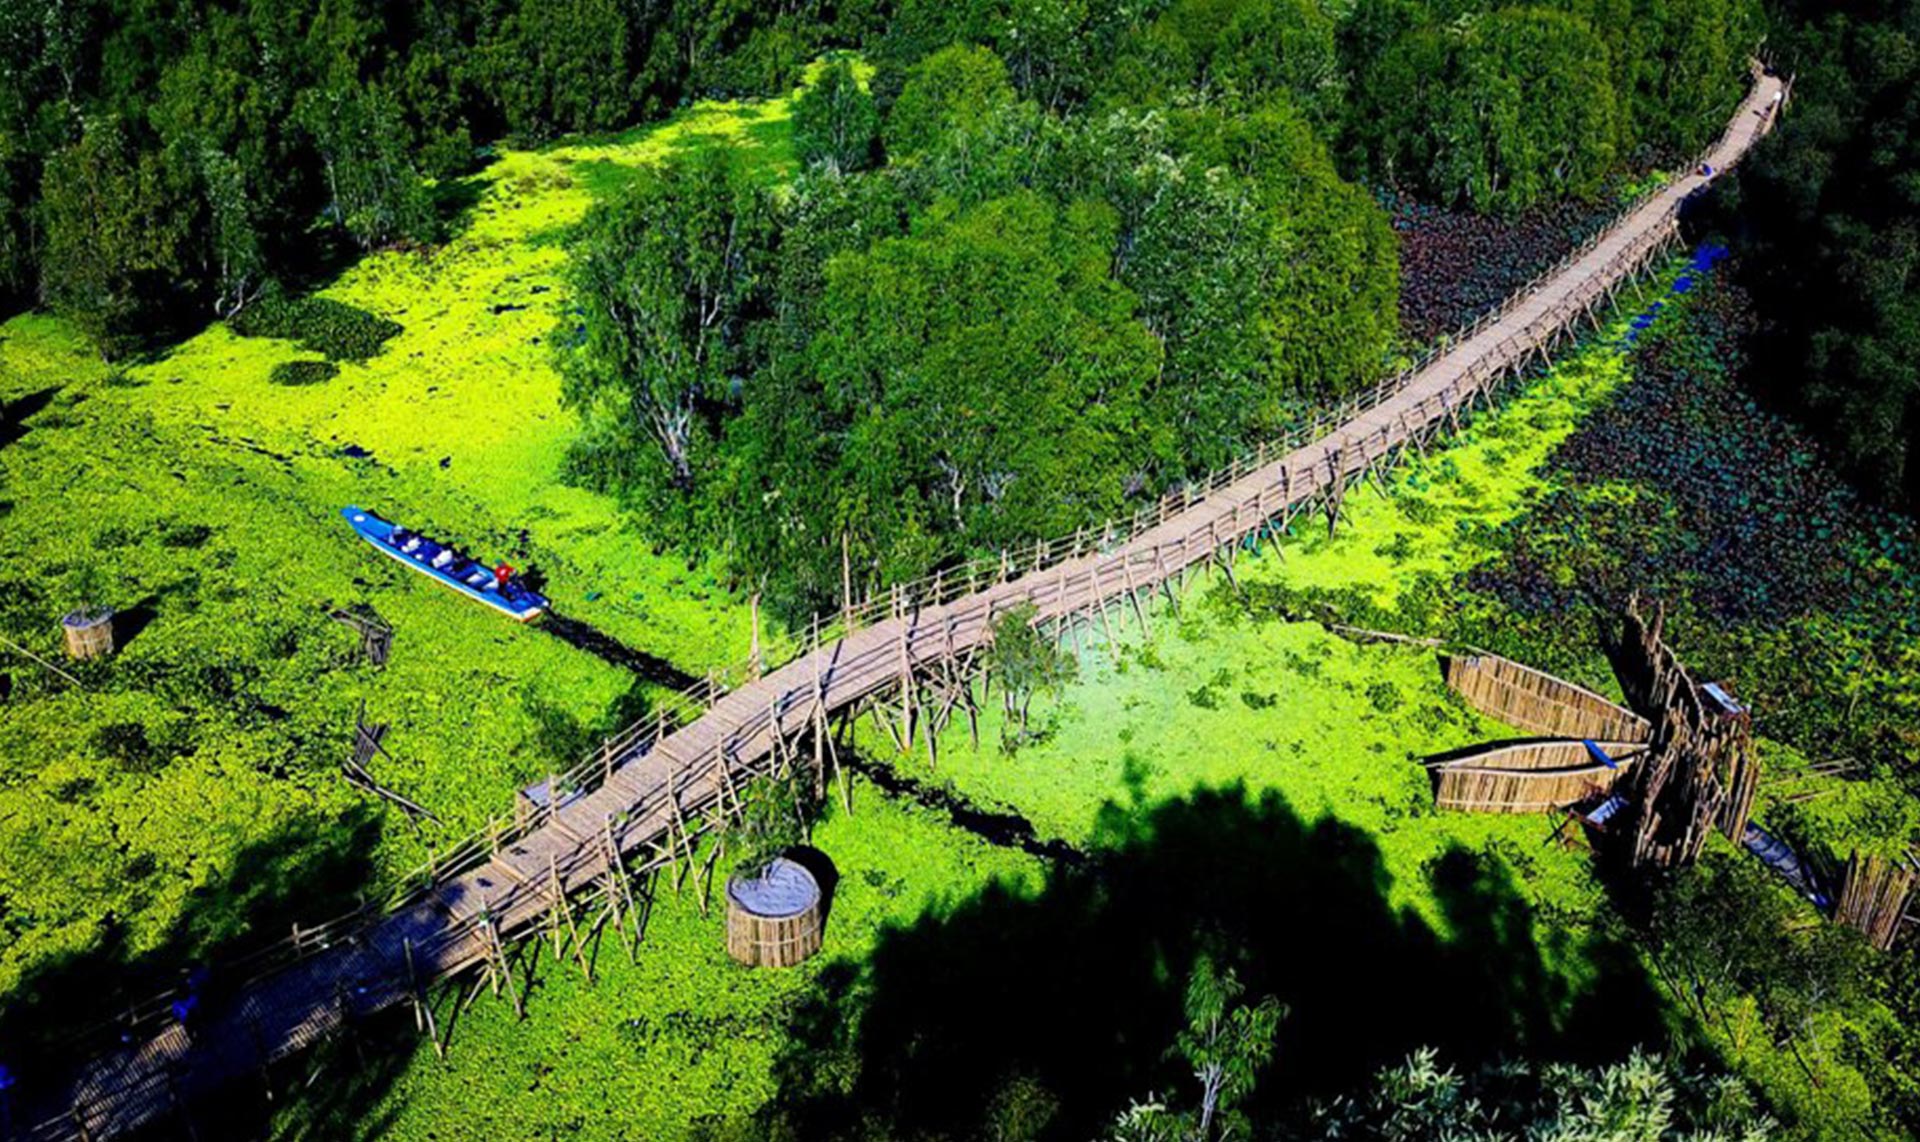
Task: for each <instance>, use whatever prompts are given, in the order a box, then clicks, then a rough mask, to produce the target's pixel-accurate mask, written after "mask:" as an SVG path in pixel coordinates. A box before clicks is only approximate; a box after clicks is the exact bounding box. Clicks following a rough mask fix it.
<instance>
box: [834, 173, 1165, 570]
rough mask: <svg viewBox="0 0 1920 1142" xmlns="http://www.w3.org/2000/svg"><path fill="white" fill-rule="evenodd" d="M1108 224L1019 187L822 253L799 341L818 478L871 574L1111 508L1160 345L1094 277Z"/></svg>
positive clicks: (1085, 206)
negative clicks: (861, 248) (816, 433)
mask: <svg viewBox="0 0 1920 1142" xmlns="http://www.w3.org/2000/svg"><path fill="white" fill-rule="evenodd" d="M1115 224H1116V220H1115V218H1114V216H1113V213H1112V211H1111V210H1110V209H1108V208H1106V207H1105V206H1102V205H1098V204H1094V203H1085V202H1083V203H1076V204H1073V205H1071V206H1067V207H1057V206H1055V205H1053V204H1052V203H1050V202H1048V201H1047V200H1046V199H1045V198H1043V197H1041V196H1039V195H1037V194H1033V193H1031V192H1026V193H1021V194H1016V195H1013V196H1010V197H1008V198H1005V199H999V200H995V201H992V202H988V203H984V204H982V205H981V206H979V207H976V208H974V209H971V210H968V211H965V212H962V213H943V212H936V213H935V214H934V215H933V216H932V217H930V218H928V219H927V220H926V222H925V223H924V224H923V225H922V226H921V227H920V228H919V229H918V230H917V231H916V232H915V233H914V234H912V235H911V236H908V237H902V238H894V239H888V240H885V241H882V242H879V243H876V244H875V245H874V246H873V247H872V248H871V249H869V250H867V251H865V252H864V253H859V254H855V253H848V254H843V255H841V256H840V257H838V258H836V259H834V261H833V262H832V263H830V264H829V265H828V267H827V283H826V290H825V292H824V294H823V296H822V300H821V304H820V328H819V331H818V333H817V334H816V335H815V336H814V338H813V339H812V342H811V346H810V350H811V354H812V358H811V359H812V369H813V371H814V373H815V375H816V376H817V377H818V379H819V383H820V385H821V386H822V397H823V399H822V408H823V413H824V417H825V422H826V425H827V426H828V428H827V431H829V432H831V433H832V434H833V436H832V439H833V440H834V441H835V443H836V445H838V446H839V447H840V448H841V449H842V451H841V454H840V456H839V457H838V460H837V463H836V465H835V467H834V468H833V469H832V471H831V474H830V475H829V476H828V477H827V478H828V480H829V481H830V482H832V483H833V484H834V485H836V486H837V494H838V495H839V496H840V497H841V501H842V503H844V504H846V505H847V506H848V511H847V512H846V513H845V514H846V515H847V517H848V518H850V519H851V520H853V521H854V529H853V533H852V537H851V538H852V541H853V543H854V545H855V551H856V553H857V554H860V555H861V556H862V559H861V565H862V566H863V567H866V568H869V569H870V570H871V572H872V573H873V574H874V575H876V576H877V577H878V578H879V579H880V580H881V581H894V580H897V579H904V578H911V577H913V576H915V575H918V574H920V573H922V572H923V571H925V570H926V569H927V568H928V567H930V566H931V565H932V564H933V562H935V561H936V560H937V559H938V558H940V557H941V555H943V554H945V553H946V552H949V551H987V550H994V549H997V548H999V547H1001V546H1006V545H1011V544H1014V543H1017V542H1020V541H1023V540H1026V539H1028V538H1030V537H1033V536H1040V535H1058V534H1063V533H1066V532H1071V531H1072V530H1073V529H1074V528H1076V527H1080V526H1084V525H1088V524H1091V523H1095V522H1097V521H1100V520H1102V519H1104V518H1106V517H1107V516H1108V515H1110V514H1113V513H1114V512H1115V511H1116V510H1117V509H1118V507H1119V505H1120V503H1121V501H1122V500H1123V498H1124V496H1125V495H1126V487H1127V475H1128V473H1129V472H1131V471H1133V470H1134V468H1135V466H1136V465H1137V464H1138V462H1139V459H1140V456H1141V455H1143V454H1144V453H1145V450H1146V449H1148V448H1150V447H1151V443H1150V440H1149V439H1148V438H1149V436H1150V434H1151V426H1150V425H1149V424H1148V423H1147V422H1146V421H1145V419H1144V418H1143V416H1142V411H1143V410H1142V405H1141V400H1142V396H1143V394H1144V391H1145V388H1146V386H1147V385H1148V384H1149V383H1150V381H1151V379H1152V378H1153V377H1154V376H1155V375H1156V374H1157V373H1158V370H1159V366H1160V357H1159V348H1158V346H1157V345H1156V344H1155V343H1154V341H1153V340H1152V338H1151V337H1149V336H1148V335H1147V333H1146V331H1145V330H1144V329H1142V328H1141V327H1140V325H1139V324H1138V323H1137V322H1136V321H1134V320H1133V314H1134V311H1135V306H1136V299H1135V298H1134V297H1133V295H1132V293H1131V292H1130V291H1128V290H1127V289H1126V287H1125V286H1124V285H1122V284H1121V283H1119V282H1116V281H1114V280H1113V279H1112V278H1111V276H1110V275H1109V272H1108V270H1109V266H1110V263H1111V257H1112V254H1111V251H1112V248H1113V242H1114V239H1115ZM814 478H818V477H817V476H816V477H814Z"/></svg>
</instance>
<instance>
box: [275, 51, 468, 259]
mask: <svg viewBox="0 0 1920 1142" xmlns="http://www.w3.org/2000/svg"><path fill="white" fill-rule="evenodd" d="M295 118H296V119H297V121H298V122H299V123H300V125H301V126H302V127H304V128H305V129H306V130H307V132H308V133H309V134H310V135H311V136H312V138H313V145H314V149H315V150H316V151H318V152H319V155H320V162H321V169H322V173H323V176H324V178H325V181H326V186H327V195H328V202H327V206H326V215H327V217H329V218H330V219H332V220H333V221H334V222H335V223H337V224H338V225H339V226H341V227H342V228H343V229H345V230H346V232H347V233H348V234H350V235H351V236H352V237H353V240H354V241H355V242H357V243H359V245H360V248H361V249H363V250H366V249H372V248H374V247H376V246H384V245H387V244H388V243H391V242H396V241H399V240H401V239H411V240H413V241H426V240H427V239H429V238H431V237H432V235H433V228H434V225H435V218H434V215H433V206H432V200H431V199H430V198H429V196H428V194H427V189H426V187H425V185H424V184H423V183H422V182H421V179H420V174H419V171H418V170H416V169H415V167H414V165H413V161H412V158H411V157H410V156H409V155H408V153H407V149H408V146H407V145H408V139H407V135H406V129H405V124H404V123H403V122H402V120H401V109H400V104H399V101H398V100H396V99H395V98H394V97H393V95H392V93H391V92H389V91H387V90H386V89H385V88H383V87H379V86H374V87H363V86H361V85H359V84H357V83H346V84H339V85H335V86H328V87H318V88H313V89H311V90H309V91H306V92H304V93H303V94H302V95H301V98H300V102H299V103H298V104H297V105H296V108H295Z"/></svg>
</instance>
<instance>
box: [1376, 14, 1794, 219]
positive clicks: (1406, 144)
mask: <svg viewBox="0 0 1920 1142" xmlns="http://www.w3.org/2000/svg"><path fill="white" fill-rule="evenodd" d="M1343 36H1344V45H1343V47H1344V55H1345V58H1346V59H1347V61H1348V64H1349V66H1350V67H1351V69H1352V71H1353V77H1354V78H1353V92H1354V98H1353V99H1352V100H1351V102H1350V104H1349V107H1348V114H1347V116H1346V117H1345V122H1344V131H1343V140H1342V144H1341V145H1342V148H1343V151H1344V152H1345V153H1347V154H1348V155H1350V156H1352V158H1353V159H1354V160H1355V161H1356V163H1357V164H1358V165H1361V166H1363V167H1364V168H1365V169H1367V170H1369V171H1370V172H1371V173H1372V175H1373V176H1374V177H1375V178H1377V179H1381V180H1383V181H1389V182H1395V183H1399V184H1401V185H1403V186H1407V187H1409V188H1412V189H1414V190H1417V191H1420V192H1422V193H1424V194H1426V195H1429V196H1431V197H1433V198H1436V199H1438V200H1440V201H1441V202H1445V203H1454V202H1460V203H1465V204H1467V205H1470V206H1472V207H1473V208H1474V209H1476V210H1481V211H1488V210H1495V211H1502V212H1511V211H1517V210H1522V209H1525V208H1526V207H1528V206H1531V205H1535V204H1538V203H1541V202H1546V201H1549V200H1552V199H1555V198H1560V197H1566V196H1574V197H1591V196H1593V195H1594V194H1596V193H1597V192H1598V191H1599V190H1600V189H1601V187H1602V185H1603V182H1604V180H1605V179H1606V177H1607V176H1608V175H1609V174H1610V173H1611V172H1612V170H1613V168H1614V167H1615V166H1616V164H1617V163H1618V162H1619V160H1620V159H1622V158H1625V157H1628V156H1629V155H1649V154H1651V155H1660V156H1665V157H1666V158H1667V159H1668V160H1671V159H1674V158H1680V157H1683V156H1689V155H1691V154H1692V152H1693V151H1694V150H1695V149H1697V148H1698V147H1699V146H1701V145H1702V144H1703V143H1705V142H1706V141H1707V140H1708V139H1709V138H1711V137H1713V135H1714V134H1716V133H1717V132H1718V130H1719V128H1720V127H1721V125H1722V124H1723V122H1724V120H1725V116H1726V114H1727V112H1728V111H1729V110H1730V109H1731V108H1732V106H1733V105H1734V102H1735V98H1736V96H1737V94H1738V92H1739V91H1740V87H1741V79H1742V76H1743V75H1744V73H1745V71H1746V61H1747V56H1748V53H1749V52H1750V51H1752V50H1753V48H1754V46H1755V45H1756V43H1757V42H1758V40H1759V38H1760V19H1759V13H1758V4H1757V0H1692V2H1689V3H1686V4H1670V3H1663V2H1660V0H1556V2H1552V3H1546V4H1532V5H1528V4H1509V3H1505V2H1480V0H1469V2H1465V3H1431V4H1430V3H1426V2H1424V0H1360V3H1359V4H1358V5H1357V6H1356V8H1355V11H1354V13H1353V15H1352V16H1351V17H1350V18H1349V20H1348V22H1347V24H1346V26H1345V28H1344V29H1343Z"/></svg>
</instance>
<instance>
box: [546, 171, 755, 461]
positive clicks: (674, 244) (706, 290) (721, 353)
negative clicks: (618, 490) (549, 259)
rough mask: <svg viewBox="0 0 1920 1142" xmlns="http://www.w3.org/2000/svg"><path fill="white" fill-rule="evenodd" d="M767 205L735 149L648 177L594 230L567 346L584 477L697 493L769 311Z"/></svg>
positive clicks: (581, 245)
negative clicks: (581, 423) (718, 418)
mask: <svg viewBox="0 0 1920 1142" xmlns="http://www.w3.org/2000/svg"><path fill="white" fill-rule="evenodd" d="M768 224H769V215H768V212H767V207H766V203H765V199H764V198H763V196H762V195H761V194H760V193H759V192H758V191H756V190H755V189H754V188H753V187H752V186H751V185H750V184H749V183H748V182H747V180H746V179H745V177H744V176H743V175H742V174H741V173H740V172H739V169H738V166H737V164H736V163H735V161H734V160H733V159H732V158H731V156H730V155H729V154H728V153H727V152H725V151H711V152H703V153H701V154H700V155H698V156H696V157H694V158H692V159H689V160H685V161H678V162H669V163H666V164H663V165H662V166H660V167H659V168H656V169H652V170H649V171H647V172H646V173H645V174H644V175H643V176H642V177H640V178H639V179H637V180H635V182H634V183H633V184H632V185H631V186H629V187H628V188H627V189H626V190H625V191H624V192H623V193H622V194H621V195H620V196H619V197H618V198H616V199H615V200H614V201H612V202H610V203H607V204H605V205H603V206H600V207H596V208H595V209H594V210H593V212H592V213H590V214H589V215H588V216H587V219H586V221H585V222H584V223H583V224H582V226H581V230H580V235H579V237H578V239H577V240H576V241H575V244H574V248H573V255H574V256H573V259H572V261H571V263H570V264H569V267H568V274H567V277H568V284H569V285H570V287H571V290H572V295H573V300H574V304H575V305H576V306H577V308H578V311H579V314H580V318H579V327H578V333H577V336H576V337H575V338H574V339H572V340H571V341H570V342H565V343H563V344H562V347H561V348H560V349H559V351H558V353H559V356H558V361H559V366H560V372H561V376H562V378H563V381H564V393H565V397H566V400H567V402H568V404H570V405H571V406H573V407H574V408H575V409H577V410H578V411H579V412H580V414H581V415H582V417H583V418H584V419H585V421H586V435H585V438H584V439H583V440H582V441H581V444H580V446H579V447H578V448H577V449H576V460H577V462H578V463H579V464H581V465H584V467H583V469H582V470H583V471H584V472H585V474H587V475H589V476H590V477H591V478H593V479H594V480H596V481H598V482H602V483H605V484H608V485H610V486H616V487H617V486H622V485H626V486H628V487H629V488H631V487H633V486H634V485H640V486H642V487H645V486H648V485H651V486H652V487H653V488H654V489H655V490H659V489H663V488H671V489H674V490H675V491H677V492H679V493H685V492H688V491H691V490H692V489H693V487H694V483H695V475H696V472H697V471H698V470H699V469H700V467H701V466H702V465H703V464H704V463H705V462H706V460H707V458H706V456H705V455H704V450H705V448H706V445H707V443H708V442H709V441H710V440H711V438H712V434H711V431H710V428H709V425H708V423H707V420H706V410H707V409H709V408H710V407H711V406H713V405H715V404H717V403H719V402H723V401H727V400H729V399H731V398H732V396H733V389H734V385H735V383H736V382H738V381H739V380H741V378H742V377H743V375H744V372H745V370H746V367H747V359H746V357H745V356H744V353H745V350H746V338H747V333H748V329H749V327H750V325H751V323H752V321H753V320H754V318H755V317H756V315H757V314H758V312H759V311H760V310H761V308H762V307H763V306H764V298H763V296H762V291H763V286H764V283H763V281H762V274H763V272H764V270H765V265H764V252H765V251H766V250H767V249H769V248H770V244H771V243H770V239H769V237H768V233H767V230H768Z"/></svg>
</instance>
